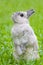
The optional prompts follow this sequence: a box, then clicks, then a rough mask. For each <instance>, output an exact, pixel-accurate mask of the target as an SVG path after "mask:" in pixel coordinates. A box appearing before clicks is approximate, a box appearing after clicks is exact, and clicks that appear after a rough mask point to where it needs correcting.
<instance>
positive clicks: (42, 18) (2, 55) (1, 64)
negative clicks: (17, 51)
mask: <svg viewBox="0 0 43 65" xmlns="http://www.w3.org/2000/svg"><path fill="white" fill-rule="evenodd" d="M31 8H33V9H35V14H34V15H33V16H31V17H30V19H29V20H30V24H31V26H32V27H33V29H34V31H35V34H36V35H37V38H38V44H39V55H40V59H39V60H35V61H30V62H25V61H23V60H21V61H20V62H16V61H15V60H14V58H13V55H12V53H13V47H14V43H13V41H12V38H11V28H12V26H13V24H14V22H12V20H11V15H12V13H13V12H16V11H22V10H23V11H25V10H28V9H31ZM0 65H43V0H0Z"/></svg>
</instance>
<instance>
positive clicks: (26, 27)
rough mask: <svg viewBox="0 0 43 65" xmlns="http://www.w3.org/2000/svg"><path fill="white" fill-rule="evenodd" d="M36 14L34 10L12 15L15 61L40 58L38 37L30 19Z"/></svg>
mask: <svg viewBox="0 0 43 65" xmlns="http://www.w3.org/2000/svg"><path fill="white" fill-rule="evenodd" d="M33 13H34V10H33V9H31V10H28V11H26V12H24V11H21V12H15V13H13V14H12V20H13V21H14V26H13V27H12V30H11V33H12V38H13V41H14V53H13V55H14V57H15V59H20V58H21V56H23V57H22V58H23V59H26V60H32V59H37V58H39V55H38V41H37V37H36V35H35V33H34V31H33V29H32V27H31V26H30V24H29V21H28V18H29V17H30V16H31V15H32V14H33Z"/></svg>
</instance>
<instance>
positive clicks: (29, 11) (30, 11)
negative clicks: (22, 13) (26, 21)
mask: <svg viewBox="0 0 43 65" xmlns="http://www.w3.org/2000/svg"><path fill="white" fill-rule="evenodd" d="M34 12H35V11H34V10H33V9H31V10H28V11H27V17H30V16H31V15H32V14H33V13H34Z"/></svg>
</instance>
